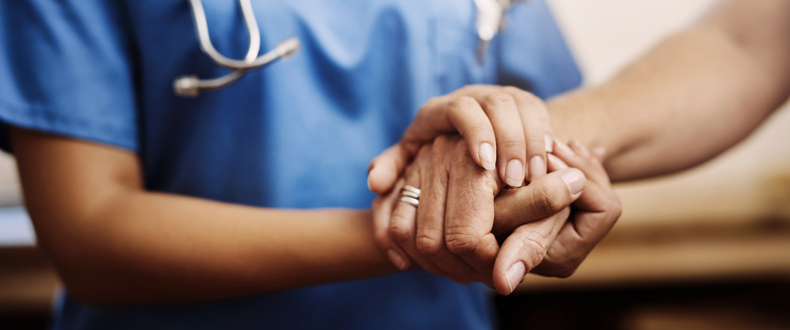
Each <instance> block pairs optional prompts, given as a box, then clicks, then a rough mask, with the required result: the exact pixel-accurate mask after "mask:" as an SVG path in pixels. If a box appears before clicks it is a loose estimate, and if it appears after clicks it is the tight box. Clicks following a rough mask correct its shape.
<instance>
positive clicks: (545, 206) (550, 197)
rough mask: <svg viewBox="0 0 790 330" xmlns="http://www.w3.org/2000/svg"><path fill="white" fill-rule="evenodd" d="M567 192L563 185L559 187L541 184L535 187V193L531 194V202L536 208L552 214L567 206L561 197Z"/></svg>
mask: <svg viewBox="0 0 790 330" xmlns="http://www.w3.org/2000/svg"><path fill="white" fill-rule="evenodd" d="M567 193H568V192H567V191H565V188H564V187H563V188H562V189H559V188H557V187H555V186H554V185H549V184H541V185H539V186H538V187H537V190H536V191H535V193H534V194H532V204H533V205H535V207H536V208H537V209H538V210H543V211H547V212H549V213H552V214H553V213H558V212H560V211H562V210H563V209H564V208H565V207H566V206H567V205H566V203H565V199H564V198H563V197H565V195H567ZM560 196H562V197H560Z"/></svg>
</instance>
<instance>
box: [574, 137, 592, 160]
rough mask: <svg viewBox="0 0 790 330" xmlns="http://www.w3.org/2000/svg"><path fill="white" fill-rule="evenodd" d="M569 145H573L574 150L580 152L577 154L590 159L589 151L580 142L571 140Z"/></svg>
mask: <svg viewBox="0 0 790 330" xmlns="http://www.w3.org/2000/svg"><path fill="white" fill-rule="evenodd" d="M571 143H573V147H574V148H576V149H578V150H579V151H580V152H579V153H580V154H582V155H584V156H587V157H590V151H589V150H587V147H585V146H584V145H583V144H582V143H581V142H579V140H576V139H573V140H572V141H571Z"/></svg>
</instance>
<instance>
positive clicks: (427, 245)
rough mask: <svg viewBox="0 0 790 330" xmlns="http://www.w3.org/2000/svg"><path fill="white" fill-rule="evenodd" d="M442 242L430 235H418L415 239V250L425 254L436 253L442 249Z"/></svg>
mask: <svg viewBox="0 0 790 330" xmlns="http://www.w3.org/2000/svg"><path fill="white" fill-rule="evenodd" d="M442 244H443V242H442V241H441V240H439V239H436V237H433V236H430V235H424V234H423V235H418V236H417V239H416V241H415V245H416V247H417V251H418V252H420V253H421V254H425V255H437V254H439V252H440V251H441V250H442Z"/></svg>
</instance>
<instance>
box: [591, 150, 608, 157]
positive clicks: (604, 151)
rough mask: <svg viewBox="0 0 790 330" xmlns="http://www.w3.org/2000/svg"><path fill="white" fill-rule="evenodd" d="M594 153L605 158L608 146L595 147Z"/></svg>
mask: <svg viewBox="0 0 790 330" xmlns="http://www.w3.org/2000/svg"><path fill="white" fill-rule="evenodd" d="M592 154H593V155H595V157H598V158H603V156H604V155H606V148H604V147H597V148H593V150H592Z"/></svg>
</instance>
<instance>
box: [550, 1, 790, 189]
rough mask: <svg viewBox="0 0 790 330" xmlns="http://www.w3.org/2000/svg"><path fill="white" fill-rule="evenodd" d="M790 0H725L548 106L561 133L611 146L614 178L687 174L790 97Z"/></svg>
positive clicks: (609, 161)
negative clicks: (604, 78)
mask: <svg viewBox="0 0 790 330" xmlns="http://www.w3.org/2000/svg"><path fill="white" fill-rule="evenodd" d="M788 17H790V2H788V1H784V0H760V1H746V0H736V1H723V2H721V3H720V4H719V5H718V6H716V7H715V8H714V9H713V10H712V11H711V12H710V13H709V14H708V15H707V16H706V17H704V18H703V19H702V20H701V21H700V22H699V23H698V24H696V25H694V26H692V27H690V28H689V29H687V30H685V31H682V32H680V33H678V34H676V35H674V36H672V37H670V38H668V39H667V40H665V41H664V42H662V43H661V44H659V45H658V46H657V47H656V48H655V49H653V50H652V51H650V52H649V53H648V54H647V55H645V56H644V57H642V58H640V59H639V60H637V61H636V62H634V63H633V64H631V65H630V66H628V67H626V68H625V69H624V70H623V71H622V72H620V73H619V74H618V75H617V76H615V77H614V78H613V79H611V80H610V81H609V82H607V83H605V84H603V85H601V86H597V87H593V88H589V89H585V90H580V91H576V92H573V93H570V94H567V95H563V96H561V97H559V98H556V99H554V100H550V101H549V103H548V106H549V110H550V111H549V112H550V114H551V116H552V123H554V130H555V134H556V135H557V136H558V137H560V138H563V139H568V138H571V137H573V138H577V139H579V140H580V141H581V142H582V143H583V144H585V145H587V146H592V147H603V148H605V149H606V150H607V155H608V157H607V159H606V161H605V163H604V164H605V165H606V169H607V171H608V172H609V174H610V176H611V177H612V179H613V180H615V181H623V180H633V179H640V178H646V177H652V176H657V175H661V174H666V173H671V172H676V171H680V170H683V169H686V168H689V167H692V166H694V165H697V164H700V163H702V162H704V161H707V160H709V159H711V158H713V157H715V156H716V155H718V154H720V153H721V152H723V151H724V150H726V149H728V148H730V147H731V146H733V145H734V144H736V143H737V142H739V141H741V140H742V139H743V138H745V137H746V136H747V135H748V134H749V133H751V132H752V131H753V130H754V129H755V128H756V127H757V126H758V125H759V124H760V123H762V122H763V121H764V120H765V118H767V117H768V115H770V114H771V113H772V112H773V111H774V110H776V109H777V108H778V107H779V105H781V103H782V102H784V101H785V100H787V98H788V96H790V61H788V60H787V59H788V58H790V20H788V19H787V18H788Z"/></svg>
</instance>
